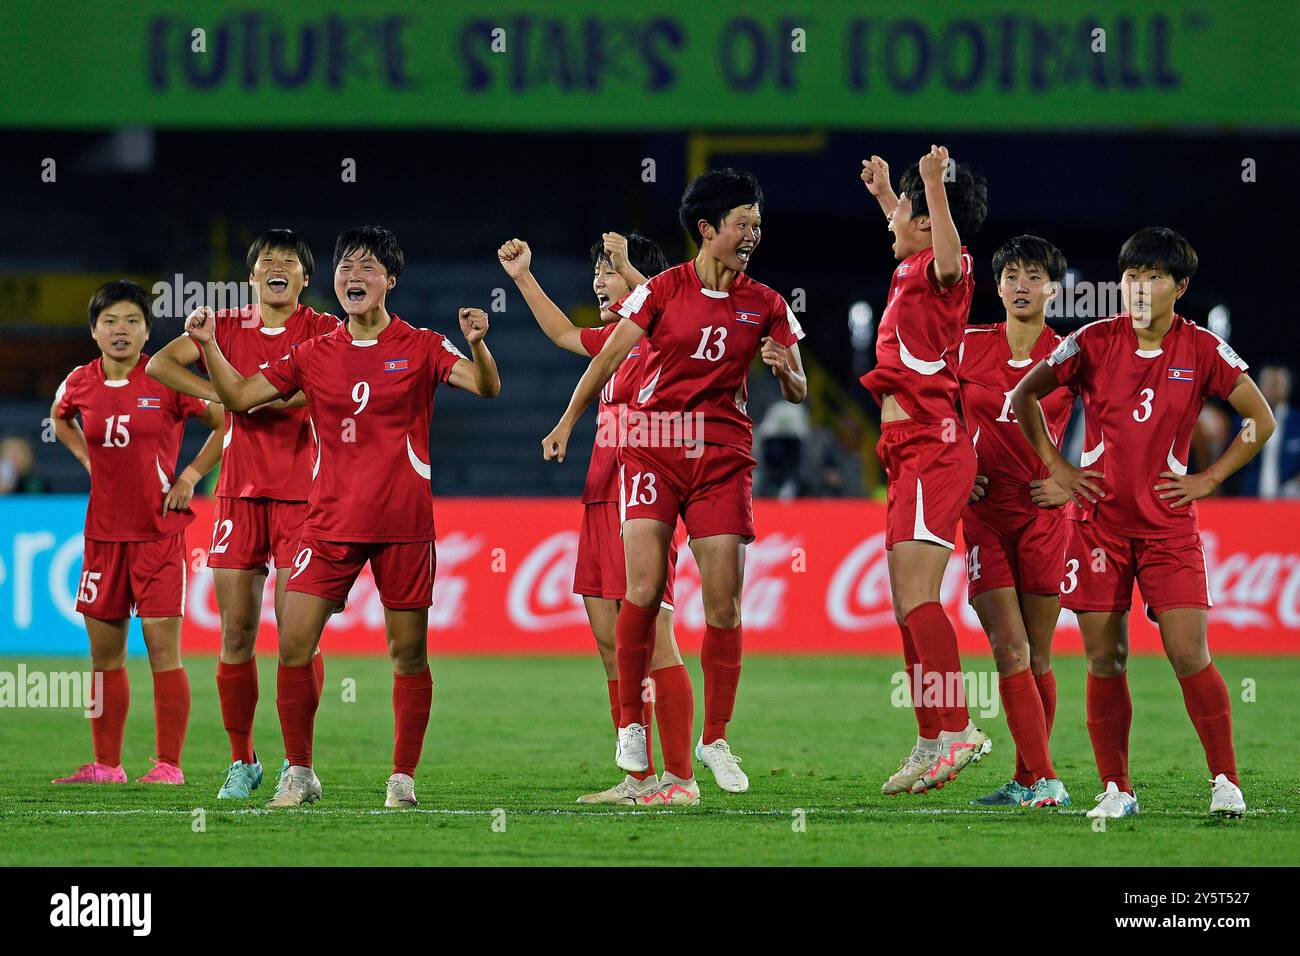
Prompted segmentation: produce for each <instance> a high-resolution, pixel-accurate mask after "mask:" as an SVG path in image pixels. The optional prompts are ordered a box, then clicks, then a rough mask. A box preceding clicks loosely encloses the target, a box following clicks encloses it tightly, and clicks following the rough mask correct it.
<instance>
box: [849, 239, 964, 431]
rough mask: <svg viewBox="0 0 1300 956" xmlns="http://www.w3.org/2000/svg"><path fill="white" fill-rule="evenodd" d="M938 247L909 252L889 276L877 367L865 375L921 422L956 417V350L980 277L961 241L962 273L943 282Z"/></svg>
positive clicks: (880, 394)
mask: <svg viewBox="0 0 1300 956" xmlns="http://www.w3.org/2000/svg"><path fill="white" fill-rule="evenodd" d="M932 262H934V249H922V250H921V251H920V252H915V253H913V254H912V255H910V256H908V257H907V258H906V259H904V260H903V261H902V262H900V263H899V264H898V268H896V269H895V270H894V277H893V278H892V279H891V280H890V282H889V302H888V304H887V305H886V306H885V311H884V314H883V315H881V317H880V327H879V329H877V330H876V367H875V368H873V369H872V370H871V371H870V372H868V373H867V374H866V375H864V376H862V384H863V385H865V386H866V388H867V391H869V392H870V393H871V397H872V398H874V399H875V400H876V404H878V405H884V402H885V396H886V395H893V396H894V399H895V400H896V401H897V402H898V404H899V405H901V406H902V408H903V411H905V412H907V414H908V415H909V416H910V417H911V418H912V419H913V420H914V421H918V422H926V423H929V424H942V423H943V422H944V421H945V420H952V421H956V420H957V397H958V385H957V351H958V349H960V348H961V342H962V332H963V331H964V329H965V327H966V321H967V319H968V318H969V317H970V302H971V295H972V294H973V293H974V291H975V277H974V276H973V275H971V269H972V261H971V257H970V254H969V253H968V252H967V251H966V247H965V246H962V250H961V262H962V275H961V279H960V280H958V282H957V283H956V284H955V285H952V286H949V287H948V288H946V289H945V288H944V287H942V286H941V285H939V283H938V282H937V281H936V280H935V278H934V274H933V273H932V272H931V270H930V264H931V263H932Z"/></svg>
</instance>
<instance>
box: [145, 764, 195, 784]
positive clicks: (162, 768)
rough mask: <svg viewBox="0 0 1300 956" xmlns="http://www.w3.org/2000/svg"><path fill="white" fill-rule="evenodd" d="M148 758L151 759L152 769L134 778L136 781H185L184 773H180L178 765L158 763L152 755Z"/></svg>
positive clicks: (175, 782)
mask: <svg viewBox="0 0 1300 956" xmlns="http://www.w3.org/2000/svg"><path fill="white" fill-rule="evenodd" d="M149 759H150V760H153V769H152V770H150V771H149V772H148V773H147V774H145V775H144V776H143V777H137V778H136V780H135V782H136V783H172V784H178V783H184V782H185V774H183V773H181V768H180V767H173V766H172V765H171V764H169V763H159V762H158V761H157V760H154V758H153V757H150V758H149Z"/></svg>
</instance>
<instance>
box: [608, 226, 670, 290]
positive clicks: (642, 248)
mask: <svg viewBox="0 0 1300 956" xmlns="http://www.w3.org/2000/svg"><path fill="white" fill-rule="evenodd" d="M608 261H609V256H607V255H605V243H604V242H602V241H599V240H598V241H596V242H594V243H592V245H591V264H592V265H593V266H595V265H599V264H600V263H602V262H608ZM627 261H628V262H630V263H631V264H632V268H633V269H635V270H636V271H637V272H639V273H641V274H642V275H643V276H645V277H646V278H647V279H651V278H654V277H655V276H657V275H658V274H659V273H661V272H664V271H666V270H667V269H668V257H667V256H665V255H664V251H663V250H662V249H660V248H659V243H657V242H655V241H654V240H653V239H650V238H648V237H646V236H643V235H641V233H639V232H629V233H628V234H627Z"/></svg>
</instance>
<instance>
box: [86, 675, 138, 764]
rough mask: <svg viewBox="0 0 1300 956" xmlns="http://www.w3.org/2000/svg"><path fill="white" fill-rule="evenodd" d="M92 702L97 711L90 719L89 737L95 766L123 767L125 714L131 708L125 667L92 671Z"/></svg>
mask: <svg viewBox="0 0 1300 956" xmlns="http://www.w3.org/2000/svg"><path fill="white" fill-rule="evenodd" d="M93 677H94V681H95V684H96V685H98V686H97V687H96V690H95V699H94V700H92V702H91V710H96V709H97V710H99V712H100V713H99V716H98V717H92V718H90V737H91V740H92V741H93V742H94V745H95V763H100V764H103V765H104V766H106V767H120V766H122V734H123V732H124V731H125V730H126V713H127V711H128V710H130V709H131V685H130V684H129V683H128V682H127V679H126V668H125V667H119V668H118V669H117V670H115V671H95V672H94V674H93Z"/></svg>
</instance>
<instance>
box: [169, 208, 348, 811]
mask: <svg viewBox="0 0 1300 956" xmlns="http://www.w3.org/2000/svg"><path fill="white" fill-rule="evenodd" d="M246 261H247V266H248V281H249V283H251V284H252V286H253V287H254V288H255V289H256V290H257V302H256V304H254V305H252V306H249V307H247V308H244V309H235V310H229V311H227V310H223V311H220V312H218V313H217V314H216V319H215V321H216V336H217V344H218V345H219V346H220V348H221V353H222V354H223V355H224V356H226V359H227V360H228V361H229V362H230V364H231V365H233V366H234V367H235V370H236V371H238V372H239V373H240V374H241V375H246V376H247V375H253V374H255V373H256V372H257V371H259V370H260V369H262V368H265V367H266V366H268V365H270V364H271V363H272V362H274V361H275V360H277V359H279V358H280V356H282V355H284V354H285V352H286V351H288V350H289V349H290V348H292V347H293V346H294V345H297V344H298V343H299V342H305V341H306V340H307V339H310V338H314V337H316V336H317V335H324V334H326V333H328V332H331V331H333V330H334V329H335V328H337V327H338V324H339V322H338V319H336V318H335V317H334V316H332V315H325V314H322V313H320V312H317V311H316V310H315V309H312V308H311V307H310V306H307V305H303V304H302V303H301V302H299V301H298V300H299V296H301V295H302V290H303V289H304V288H305V287H306V285H307V283H308V282H309V281H310V280H311V275H312V272H313V270H314V268H315V260H314V257H313V256H312V253H311V247H310V246H309V245H307V243H306V242H305V241H304V240H303V239H301V238H299V237H298V236H297V235H295V234H294V233H293V232H292V231H290V230H288V229H271V230H268V231H267V232H264V233H263V234H262V235H260V236H259V237H258V238H257V239H256V240H254V242H253V244H252V245H251V246H249V248H248V256H247V260H246ZM195 362H198V363H199V365H200V366H203V367H206V366H204V362H203V352H202V351H201V350H200V349H199V347H198V345H197V344H195V342H194V340H193V339H191V338H190V337H189V336H188V335H180V336H178V337H177V338H175V339H173V340H172V341H171V342H170V343H168V344H167V346H166V347H165V348H163V349H162V350H161V351H160V352H158V354H157V355H155V356H154V357H153V358H151V359H150V360H149V367H148V369H147V370H146V371H147V372H148V373H149V374H150V375H151V376H153V377H154V378H156V379H157V380H158V381H160V382H162V383H163V384H165V385H168V386H170V387H172V388H174V389H176V390H177V391H179V392H184V393H185V394H187V395H195V396H198V397H199V398H208V399H210V400H213V401H215V400H216V392H215V391H214V390H213V388H212V385H211V383H210V382H208V381H207V380H206V379H204V378H201V377H200V376H198V375H195V374H194V373H193V372H192V371H190V369H189V366H190V365H192V364H194V363H195ZM305 404H306V400H305V399H304V398H303V396H302V395H301V394H299V395H296V396H294V398H293V399H292V400H291V401H289V402H285V401H283V400H281V399H276V400H275V401H273V402H270V403H268V404H266V405H263V406H260V407H258V408H253V409H250V410H249V411H247V412H234V411H227V413H226V431H225V440H224V447H223V449H222V453H221V474H220V476H219V477H218V479H217V495H216V498H217V501H216V509H215V513H214V515H213V528H212V545H211V547H210V549H209V550H208V567H210V568H212V581H213V585H214V587H215V589H216V596H217V607H218V608H219V610H220V612H221V656H220V658H219V659H218V661H217V695H218V697H219V698H220V701H221V717H222V722H223V723H224V724H225V728H226V733H227V735H228V736H229V738H230V760H231V763H230V766H229V767H228V768H227V769H226V778H225V780H224V782H223V783H222V785H221V788H220V790H219V791H218V792H217V796H218V797H219V798H222V799H231V798H244V797H250V796H252V793H253V791H254V790H256V789H257V787H258V786H259V785H260V784H261V782H262V764H261V762H260V761H259V760H258V759H257V752H256V750H255V749H254V747H253V715H254V712H255V711H256V710H257V698H258V687H257V660H256V658H255V657H254V645H255V644H256V642H257V632H258V629H259V627H260V626H261V621H262V592H263V590H264V586H265V584H266V573H267V563H268V562H269V561H272V560H274V562H275V619H276V622H277V623H279V624H282V623H283V620H284V618H283V612H284V593H285V585H286V584H287V582H288V580H289V572H290V571H291V570H292V564H293V556H294V554H295V553H296V551H297V548H298V538H299V536H300V535H301V534H302V525H303V522H304V521H305V520H306V518H307V493H308V491H309V490H310V488H311V482H312V474H313V469H314V465H315V462H316V440H315V438H314V437H313V436H312V431H311V427H312V426H311V420H310V419H309V418H308V416H307V410H306V408H304V407H303V406H304V405H305ZM312 664H313V666H314V667H315V668H316V678H317V683H320V682H321V681H322V680H323V679H324V658H322V657H321V655H320V653H319V651H318V652H317V654H316V656H315V657H314V658H313V659H312Z"/></svg>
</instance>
